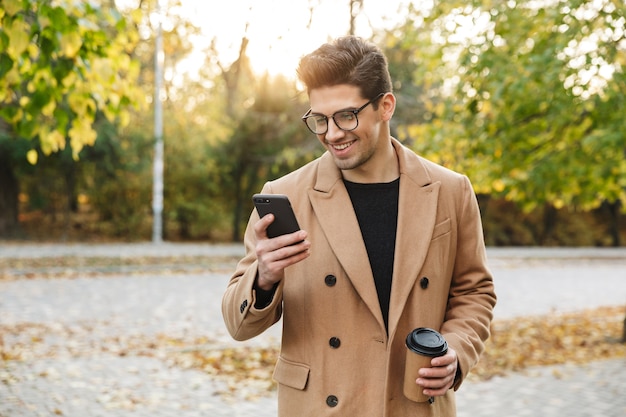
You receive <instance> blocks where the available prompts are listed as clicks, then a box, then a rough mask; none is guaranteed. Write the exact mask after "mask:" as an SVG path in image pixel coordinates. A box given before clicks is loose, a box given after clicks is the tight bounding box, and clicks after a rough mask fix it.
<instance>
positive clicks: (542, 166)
mask: <svg viewBox="0 0 626 417" xmlns="http://www.w3.org/2000/svg"><path fill="white" fill-rule="evenodd" d="M625 13H626V6H625V5H624V4H623V3H622V2H618V1H610V0H603V1H596V2H586V1H578V0H570V1H564V0H562V1H556V2H553V3H552V4H550V6H549V7H539V5H538V4H537V2H532V1H523V2H499V1H495V2H491V1H476V2H473V3H470V4H468V3H467V2H464V3H462V4H461V3H460V2H438V3H436V6H435V8H434V9H432V10H430V11H429V14H423V15H422V16H420V17H421V19H422V20H423V22H424V25H423V26H421V27H420V26H415V27H413V29H412V30H411V29H409V30H408V33H407V34H406V37H409V38H411V37H413V38H415V39H418V40H419V41H420V42H421V43H420V45H422V48H421V49H420V51H419V52H418V53H419V54H420V55H421V56H424V58H423V60H424V61H425V62H426V63H427V64H426V65H425V68H423V69H421V70H420V71H419V72H418V73H416V75H417V79H418V81H417V82H419V83H422V84H424V85H430V86H432V88H433V89H430V90H429V91H428V94H427V95H425V96H423V98H424V100H425V101H426V107H427V109H428V110H429V111H430V112H431V113H432V120H431V121H430V122H429V123H422V124H413V125H412V126H411V127H410V129H407V131H408V132H409V133H407V134H406V137H422V138H425V139H424V140H422V141H420V142H419V143H417V144H416V145H415V148H416V149H417V150H418V151H420V152H421V153H423V154H425V155H426V156H428V157H431V158H433V159H435V160H437V161H439V162H442V163H444V164H445V165H447V166H449V167H451V168H453V169H457V170H460V171H462V172H465V173H467V174H468V175H469V176H470V177H471V178H472V180H473V182H474V185H475V188H476V191H477V192H478V193H480V194H488V195H491V196H493V197H499V196H501V197H504V198H506V199H508V200H510V201H514V202H516V203H518V204H519V205H521V206H522V207H523V208H524V209H525V210H531V209H533V208H536V207H541V206H543V205H544V204H549V205H551V206H554V207H555V208H562V207H565V206H568V207H571V208H580V209H583V210H590V209H593V208H597V207H599V206H600V204H601V203H602V202H604V201H608V202H617V203H620V202H621V205H622V207H623V208H624V207H626V204H624V203H626V162H625V161H626V159H625V158H624V155H625V152H626V135H625V134H624V132H625V131H626V119H624V117H622V114H623V113H624V109H625V108H626V94H624V93H625V92H626V74H625V73H624V72H623V69H622V65H623V63H624V61H625V60H626V32H625V31H626V20H625ZM413 19H416V20H417V18H415V17H414V18H413ZM433 59H434V60H435V62H441V63H443V65H441V66H440V67H437V68H436V70H435V67H434V66H433V65H432V63H433V61H432V60H433ZM429 60H430V61H429ZM428 62H430V64H428ZM433 97H439V98H443V100H442V101H437V100H434V99H433Z"/></svg>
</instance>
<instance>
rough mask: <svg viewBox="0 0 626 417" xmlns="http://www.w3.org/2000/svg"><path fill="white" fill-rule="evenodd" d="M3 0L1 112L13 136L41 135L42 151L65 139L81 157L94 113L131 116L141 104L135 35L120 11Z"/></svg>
mask: <svg viewBox="0 0 626 417" xmlns="http://www.w3.org/2000/svg"><path fill="white" fill-rule="evenodd" d="M0 5H1V6H2V7H1V8H0V9H4V12H5V13H4V15H1V16H0V17H1V18H2V20H1V24H0V44H1V45H3V46H6V48H2V51H3V52H2V53H1V54H0V58H1V59H0V104H1V106H0V107H1V108H2V110H1V111H0V117H2V118H3V119H4V120H5V121H6V122H7V123H8V124H9V126H10V127H11V129H12V130H13V134H14V136H17V137H22V138H26V139H34V140H38V141H39V144H40V145H41V149H42V151H43V153H44V154H46V155H48V154H50V153H51V152H56V151H59V150H61V149H64V148H65V146H66V144H67V139H69V143H70V146H71V148H72V154H73V157H74V159H78V154H79V153H80V151H81V149H82V148H83V147H84V146H85V145H92V144H93V143H94V141H95V139H96V131H95V130H94V128H93V124H94V122H95V119H96V114H97V113H98V112H100V111H101V112H103V113H104V115H105V116H106V117H107V118H108V119H109V120H110V121H116V120H117V121H118V122H127V121H128V119H129V117H128V114H127V111H128V107H129V106H131V105H138V103H140V102H141V93H140V90H139V88H138V87H137V86H136V83H135V80H136V77H137V64H136V63H134V62H133V61H132V60H131V59H130V57H129V56H128V54H127V53H126V51H129V50H132V48H133V45H132V43H131V42H134V40H135V39H137V37H136V36H135V35H133V34H132V32H133V29H132V28H131V27H129V26H127V24H126V21H125V20H124V19H123V18H122V17H121V16H120V14H119V13H117V11H110V10H105V8H104V7H103V8H98V7H94V6H91V5H88V4H87V5H73V4H61V5H58V6H52V5H51V4H50V3H49V2H48V1H42V0H23V1H17V0H1V1H0ZM28 160H29V161H30V162H32V161H33V160H35V158H33V157H32V155H31V156H30V157H29V158H28Z"/></svg>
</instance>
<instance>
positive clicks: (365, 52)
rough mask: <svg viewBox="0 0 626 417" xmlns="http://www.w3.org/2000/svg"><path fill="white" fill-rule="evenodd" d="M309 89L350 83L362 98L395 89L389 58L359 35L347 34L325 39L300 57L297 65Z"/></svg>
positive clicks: (308, 91) (298, 72)
mask: <svg viewBox="0 0 626 417" xmlns="http://www.w3.org/2000/svg"><path fill="white" fill-rule="evenodd" d="M297 74H298V77H299V78H300V80H301V81H302V82H303V83H304V85H305V86H306V89H307V93H310V92H311V90H313V89H316V88H320V87H332V86H335V85H339V84H349V85H353V86H356V87H358V88H359V89H360V91H361V95H362V96H363V98H367V99H370V100H371V99H373V98H374V97H376V96H377V95H378V94H380V93H388V92H392V86H391V77H390V76H389V68H388V65H387V58H386V57H385V55H384V54H383V52H382V50H381V49H380V48H379V47H378V46H376V45H374V44H372V43H369V42H367V41H365V40H363V39H361V38H359V37H356V36H345V37H341V38H337V39H335V40H334V41H332V42H329V43H325V44H323V45H322V46H320V47H319V48H318V49H316V50H315V51H313V52H311V53H310V54H308V55H305V56H304V57H302V58H301V59H300V65H299V66H298V69H297Z"/></svg>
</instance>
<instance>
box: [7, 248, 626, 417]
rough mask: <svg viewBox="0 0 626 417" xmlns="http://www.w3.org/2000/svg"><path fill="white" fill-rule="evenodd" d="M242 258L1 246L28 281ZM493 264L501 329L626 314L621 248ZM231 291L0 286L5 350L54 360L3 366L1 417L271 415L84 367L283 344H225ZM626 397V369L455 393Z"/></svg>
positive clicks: (599, 404)
mask: <svg viewBox="0 0 626 417" xmlns="http://www.w3.org/2000/svg"><path fill="white" fill-rule="evenodd" d="M242 251H243V250H242V248H241V246H239V245H218V246H214V245H191V244H169V243H165V244H160V245H152V244H122V245H118V244H115V245H29V244H22V245H13V244H11V245H7V244H2V243H0V259H2V258H6V257H11V258H23V259H24V260H25V261H24V266H23V268H28V259H29V258H34V257H58V256H77V257H109V258H124V257H133V256H140V255H141V256H146V255H149V256H178V255H194V256H204V255H206V256H215V255H218V256H239V255H240V254H241V253H242ZM489 257H490V264H491V266H492V269H493V272H494V276H495V277H496V292H497V294H498V297H499V301H498V305H497V307H496V311H495V315H496V319H498V318H511V317H516V316H521V315H536V314H545V313H549V312H553V311H554V312H560V311H571V310H580V309H584V308H593V307H598V306H602V305H624V304H626V248H624V249H601V250H598V249H495V248H494V249H489ZM0 273H2V271H1V270H0ZM227 281H228V273H227V272H225V271H213V272H205V273H184V274H182V273H176V274H171V275H164V274H162V273H155V274H149V273H148V274H128V273H123V272H122V273H120V274H108V275H106V276H104V277H102V276H95V277H88V276H85V277H81V276H79V277H78V278H73V279H65V278H55V279H43V278H37V277H36V276H35V277H34V278H31V279H17V280H9V281H7V280H5V281H2V280H0V331H1V329H2V328H11V329H18V330H19V329H20V328H21V327H20V326H22V327H23V328H24V331H22V332H17V334H15V332H13V333H11V334H10V335H3V333H0V343H2V342H3V341H2V337H4V343H5V345H9V344H18V343H22V344H24V345H25V346H28V345H29V343H31V344H33V346H40V345H42V343H35V342H36V341H38V339H37V338H38V337H42V338H44V339H45V343H44V344H43V345H45V350H46V352H47V353H46V352H42V351H39V350H37V349H38V348H33V349H32V351H31V352H30V355H31V356H30V357H27V358H25V359H24V360H22V361H15V360H9V361H5V362H0V417H31V416H54V415H62V416H69V417H91V416H93V417H99V416H103V417H104V416H107V417H108V416H111V417H136V416H141V417H148V416H150V417H159V416H164V417H165V416H167V417H192V416H203V417H204V416H211V417H221V416H229V417H233V416H235V417H236V416H250V415H254V416H256V417H264V416H268V417H269V416H275V415H276V400H275V397H274V394H273V393H269V394H268V395H265V396H259V395H258V394H259V388H258V387H237V392H238V394H237V395H236V396H234V397H232V399H228V398H229V397H224V396H222V395H217V393H221V392H225V391H228V390H229V388H230V387H228V386H226V385H225V383H224V382H223V381H220V380H216V379H215V378H213V377H211V376H210V375H208V374H206V373H203V372H200V371H195V370H184V369H182V368H180V367H176V366H170V364H168V362H167V358H161V357H149V356H141V355H132V354H124V352H119V351H113V352H106V351H105V352H102V351H98V352H99V353H97V354H84V352H92V351H93V350H94V349H93V347H94V346H101V341H102V340H110V339H111V338H116V340H119V341H120V344H122V345H123V344H124V343H126V344H131V343H132V340H133V338H134V337H137V336H138V335H141V336H142V337H153V336H154V335H157V334H161V333H166V334H168V335H170V336H176V337H181V338H185V337H187V338H191V337H194V336H201V335H207V334H210V335H211V337H212V340H211V343H212V346H213V345H214V346H217V347H220V346H221V347H226V346H233V345H236V346H244V345H246V346H247V345H250V344H268V345H269V344H276V343H277V341H278V337H279V331H280V329H279V328H278V327H275V328H272V329H270V331H268V332H266V333H265V334H264V335H262V336H261V337H259V338H257V339H255V340H253V341H250V342H246V343H244V344H241V343H238V342H233V341H232V340H231V339H230V337H229V336H228V335H227V334H226V331H225V329H224V327H223V322H222V319H221V313H220V299H221V294H222V292H223V290H224V288H225V285H226V282H227ZM38 332H39V333H38ZM50 334H57V336H56V337H51V336H50ZM33 335H35V336H33ZM50 351H52V352H54V354H53V355H50V354H49V352H50ZM77 352H79V353H81V352H82V354H76V353H77ZM599 359H600V358H599ZM625 393H626V361H624V360H610V361H601V360H599V361H597V362H593V363H591V364H589V365H585V366H568V365H566V366H556V367H545V368H536V369H531V370H528V371H527V372H525V373H523V374H521V373H520V374H512V375H509V376H507V377H501V378H500V377H499V378H494V379H492V380H490V381H487V382H477V381H473V380H468V381H466V383H465V384H464V385H463V387H462V389H461V390H460V391H459V392H458V394H457V401H458V406H459V413H458V416H459V417H488V416H505V415H506V416H513V417H516V416H520V417H521V416H527V415H528V416H547V417H553V416H554V417H556V416H559V417H560V416H568V417H583V416H585V417H624V416H626V394H625Z"/></svg>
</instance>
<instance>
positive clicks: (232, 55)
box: [161, 0, 410, 77]
mask: <svg viewBox="0 0 626 417" xmlns="http://www.w3.org/2000/svg"><path fill="white" fill-rule="evenodd" d="M409 3H410V1H409V0H383V1H381V0H363V7H362V13H361V14H360V15H359V18H358V19H357V22H356V34H357V35H359V36H363V37H369V36H371V34H372V30H371V27H372V26H373V27H375V28H377V29H378V28H387V27H391V26H393V24H394V23H397V22H398V21H400V20H401V19H402V15H403V13H402V10H405V9H406V7H407V5H408V4H409ZM161 4H162V5H165V4H167V0H161ZM182 5H183V8H182V10H181V14H183V15H184V16H186V17H188V18H189V19H190V20H191V21H192V22H193V23H194V24H195V25H196V26H198V27H200V28H201V30H202V33H203V36H202V38H200V39H197V40H196V41H195V42H194V43H196V44H197V45H198V48H199V49H202V46H203V45H206V44H208V43H209V42H210V40H211V39H212V38H215V39H217V47H218V49H219V51H220V52H219V54H220V61H221V62H222V63H223V64H229V63H232V62H233V61H234V60H235V59H236V58H237V55H238V53H239V46H240V43H241V39H242V37H243V35H244V34H247V37H248V39H249V41H250V42H249V46H248V56H249V57H250V60H251V64H252V67H253V69H254V70H255V71H256V72H258V73H264V72H266V71H267V72H269V73H270V74H272V75H276V74H284V75H286V76H289V77H295V70H296V66H297V63H298V60H299V58H300V57H301V56H302V55H305V54H306V53H308V52H311V51H313V50H314V49H316V48H317V47H318V46H319V45H321V44H322V43H324V42H326V41H327V40H328V39H329V37H337V36H341V35H345V34H347V33H348V29H349V13H350V11H349V0H182ZM311 8H313V14H312V17H311ZM246 25H247V28H246ZM199 65H202V58H201V57H200V56H198V57H196V58H192V59H190V60H189V61H188V62H187V63H186V64H185V68H184V70H186V71H187V72H189V73H193V72H194V71H196V70H197V67H198V66H199Z"/></svg>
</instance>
